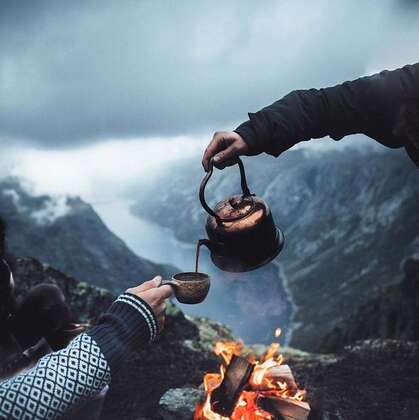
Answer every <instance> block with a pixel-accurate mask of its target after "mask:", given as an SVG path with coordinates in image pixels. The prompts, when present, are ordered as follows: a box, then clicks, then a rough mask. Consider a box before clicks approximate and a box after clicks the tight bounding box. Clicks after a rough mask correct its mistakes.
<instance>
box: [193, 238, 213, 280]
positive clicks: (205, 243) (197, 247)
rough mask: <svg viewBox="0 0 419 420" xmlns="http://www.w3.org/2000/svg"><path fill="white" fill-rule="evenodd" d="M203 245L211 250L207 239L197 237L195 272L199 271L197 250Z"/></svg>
mask: <svg viewBox="0 0 419 420" xmlns="http://www.w3.org/2000/svg"><path fill="white" fill-rule="evenodd" d="M202 245H205V246H206V247H207V248H208V249H209V250H210V251H212V247H211V242H210V241H209V240H208V239H199V240H198V242H197V243H196V254H195V272H196V273H197V272H198V271H199V251H200V249H201V246H202Z"/></svg>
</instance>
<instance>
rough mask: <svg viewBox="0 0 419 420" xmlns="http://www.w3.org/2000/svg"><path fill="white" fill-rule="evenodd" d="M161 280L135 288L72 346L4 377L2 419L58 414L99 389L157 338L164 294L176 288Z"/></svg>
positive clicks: (0, 400) (0, 392) (0, 387)
mask: <svg viewBox="0 0 419 420" xmlns="http://www.w3.org/2000/svg"><path fill="white" fill-rule="evenodd" d="M160 280H161V279H156V280H152V281H150V282H146V283H144V284H143V285H141V286H139V287H138V288H134V289H129V290H128V291H127V292H128V293H124V294H122V295H121V296H119V297H118V299H117V300H116V301H115V302H114V303H113V304H112V306H111V307H110V309H109V310H108V312H107V313H106V314H105V315H103V316H102V317H101V318H100V321H99V324H98V325H97V326H94V327H93V328H91V329H90V330H88V331H86V332H85V333H83V334H81V335H79V336H78V337H77V338H76V339H75V340H73V341H72V342H71V343H70V345H69V346H68V347H66V348H65V349H63V350H60V351H58V352H55V353H51V354H48V355H46V356H44V357H43V358H42V359H41V360H40V361H39V362H38V363H37V365H36V366H35V367H33V368H32V369H30V370H28V371H27V372H24V373H22V374H19V375H16V376H14V377H13V378H10V379H7V380H5V381H2V382H0V418H8V419H9V418H11V419H44V418H45V419H47V418H48V419H57V418H60V417H61V416H63V415H66V414H68V413H69V412H71V410H72V409H73V408H75V407H76V406H77V405H78V404H80V403H81V402H83V401H85V400H87V399H89V398H90V397H93V396H95V395H96V394H98V393H99V392H100V391H101V390H102V389H103V388H104V387H105V386H106V385H107V384H109V383H110V381H111V375H114V374H115V372H117V371H118V369H119V368H120V366H121V364H122V362H123V361H124V359H125V358H126V356H127V355H128V354H129V353H130V352H131V351H133V350H134V349H136V348H140V347H141V346H142V345H144V344H146V343H147V342H149V341H152V340H153V339H154V338H155V337H156V335H157V334H158V332H159V330H160V329H161V328H162V325H163V321H164V319H163V318H164V310H165V307H164V299H165V298H167V297H169V296H170V294H171V293H172V291H171V289H170V287H169V286H162V287H159V288H156V286H158V285H159V283H160Z"/></svg>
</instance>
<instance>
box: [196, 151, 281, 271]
mask: <svg viewBox="0 0 419 420" xmlns="http://www.w3.org/2000/svg"><path fill="white" fill-rule="evenodd" d="M237 163H238V165H239V168H240V174H241V186H242V194H241V195H235V196H233V197H230V198H227V199H225V200H223V201H220V202H219V203H218V204H217V205H216V206H215V208H214V209H211V208H210V207H209V206H208V205H207V203H206V201H205V195H204V192H205V187H206V184H207V182H208V180H209V178H210V177H211V175H212V172H213V162H212V161H211V162H210V167H209V171H208V173H207V175H206V176H205V178H204V179H203V181H202V183H201V188H200V194H199V196H200V201H201V204H202V206H203V207H204V209H205V210H206V211H207V212H208V213H209V215H208V218H207V222H206V226H205V228H206V232H207V235H208V239H203V240H200V243H201V244H204V245H206V246H207V247H208V248H209V249H210V251H211V259H212V261H213V262H214V264H215V265H216V266H217V267H219V268H220V269H221V270H224V271H230V272H244V271H251V270H254V269H256V268H259V267H262V266H263V265H265V264H267V263H268V262H270V261H272V260H273V259H274V258H275V257H276V256H277V255H278V254H279V253H280V251H281V250H282V248H283V245H284V235H283V233H282V231H281V230H280V229H279V228H278V227H276V226H275V223H274V220H273V216H272V213H271V211H270V209H269V207H268V205H267V204H266V203H265V201H264V200H262V199H261V198H260V197H256V196H255V195H254V194H252V193H250V191H249V188H248V186H247V181H246V176H245V172H244V166H243V163H242V161H241V160H240V159H238V160H237Z"/></svg>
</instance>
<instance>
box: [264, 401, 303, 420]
mask: <svg viewBox="0 0 419 420" xmlns="http://www.w3.org/2000/svg"><path fill="white" fill-rule="evenodd" d="M257 405H258V406H259V407H260V408H261V409H262V410H265V411H267V412H268V413H272V414H273V415H274V416H276V417H280V418H281V419H283V420H307V418H308V415H309V414H310V406H309V405H308V404H307V403H306V402H304V401H297V400H289V399H282V398H277V397H267V396H261V397H259V398H258V399H257Z"/></svg>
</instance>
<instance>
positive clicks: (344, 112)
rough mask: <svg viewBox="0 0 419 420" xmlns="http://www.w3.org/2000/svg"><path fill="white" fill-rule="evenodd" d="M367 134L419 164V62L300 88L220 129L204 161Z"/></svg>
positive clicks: (220, 163) (226, 160) (228, 161)
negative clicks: (334, 83)
mask: <svg viewBox="0 0 419 420" xmlns="http://www.w3.org/2000/svg"><path fill="white" fill-rule="evenodd" d="M349 134H365V135H367V136H369V137H371V138H373V139H375V140H377V141H378V142H380V143H381V144H383V145H385V146H388V147H391V148H400V147H404V148H405V149H406V151H407V153H408V154H409V156H410V158H411V159H412V160H413V161H414V162H415V164H416V165H417V166H418V167H419V63H417V64H414V65H409V66H405V67H403V68H401V69H398V70H394V71H383V72H381V73H379V74H375V75H373V76H370V77H362V78H360V79H357V80H354V81H352V82H345V83H343V84H341V85H338V86H334V87H328V88H325V89H309V90H297V91H294V92H291V93H289V94H288V95H286V96H284V97H283V98H282V99H280V100H279V101H277V102H275V103H273V104H272V105H270V106H267V107H266V108H263V109H262V110H260V111H258V112H256V113H254V114H252V113H250V114H249V120H248V121H246V122H244V123H243V124H241V125H240V126H239V127H237V129H236V130H235V131H232V132H217V133H215V134H214V137H213V139H212V141H211V143H210V144H209V146H208V147H207V149H206V151H205V153H204V157H203V160H202V164H203V166H204V168H205V170H208V164H209V160H210V159H211V158H214V163H215V165H216V166H217V167H219V168H223V167H225V166H229V165H230V164H232V163H234V158H236V157H238V156H240V155H248V156H253V155H258V154H259V153H262V152H265V153H268V154H270V155H273V156H279V155H280V154H281V153H282V152H284V151H285V150H288V149H289V148H291V147H292V146H294V145H295V144H296V143H298V142H300V141H305V140H310V139H316V138H322V137H325V136H330V137H331V138H333V139H334V140H340V139H341V138H343V137H345V136H347V135H349Z"/></svg>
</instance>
